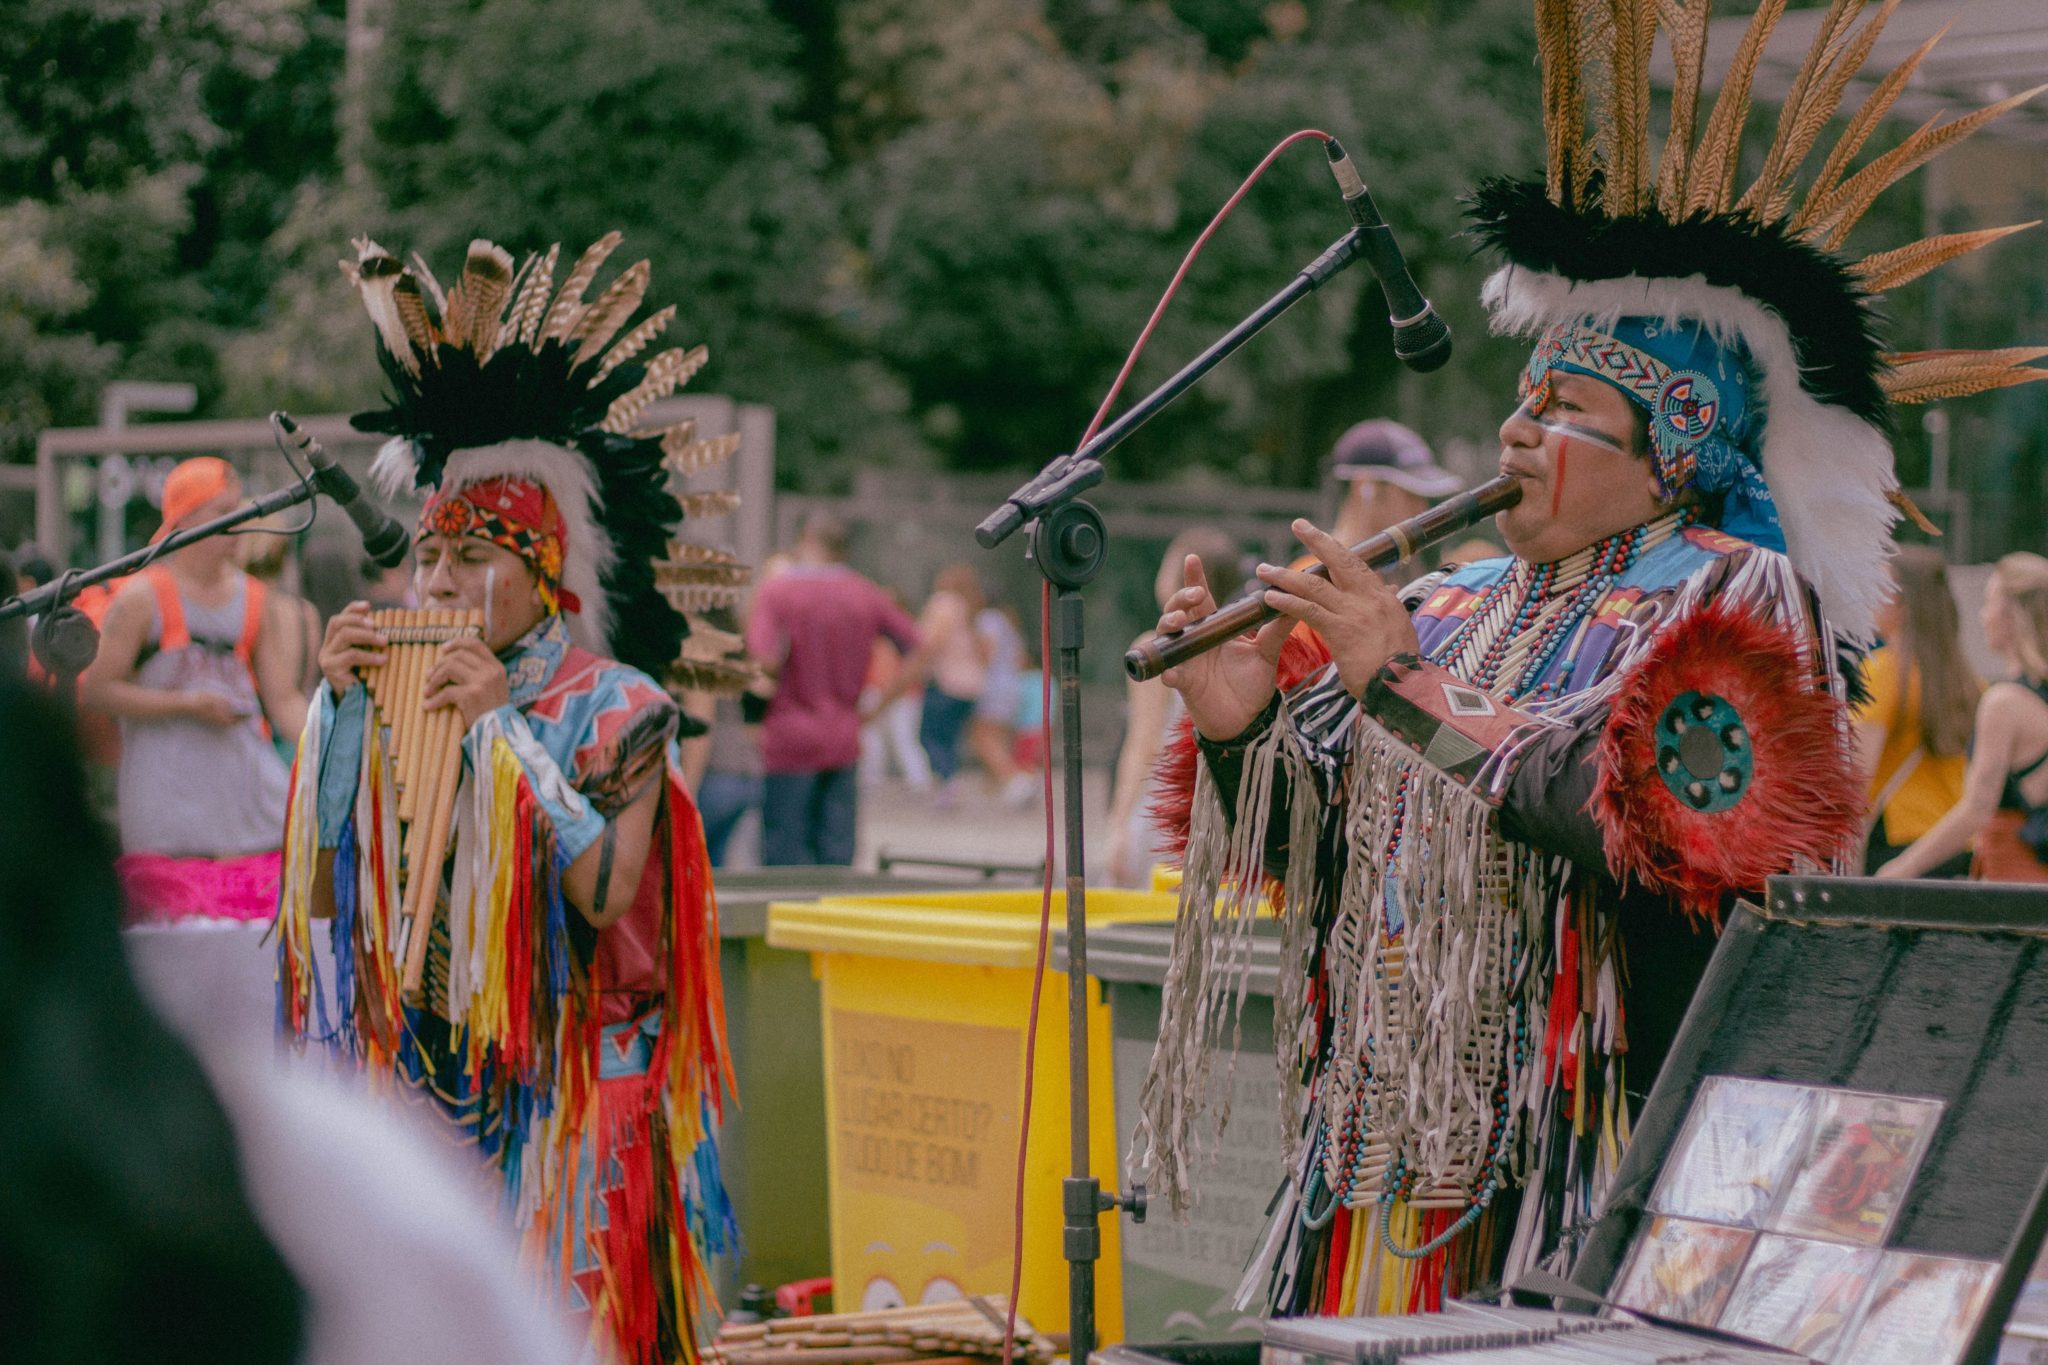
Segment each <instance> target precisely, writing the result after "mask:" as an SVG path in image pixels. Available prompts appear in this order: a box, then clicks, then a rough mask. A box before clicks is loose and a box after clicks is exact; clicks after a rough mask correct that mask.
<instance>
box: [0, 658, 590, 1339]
mask: <svg viewBox="0 0 2048 1365" xmlns="http://www.w3.org/2000/svg"><path fill="white" fill-rule="evenodd" d="M0 765H4V771H6V772H7V773H9V774H10V775H11V780H10V781H8V782H7V783H5V784H0V829H5V830H7V831H8V837H7V838H6V839H4V840H0V992H4V993H0V1076H4V1081H5V1083H4V1084H0V1160H4V1161H5V1163H6V1169H7V1178H6V1179H5V1180H0V1273H4V1276H5V1284H6V1289H5V1291H4V1293H0V1298H4V1300H5V1303H6V1307H5V1309H4V1311H0V1318H4V1321H5V1323H6V1333H7V1336H6V1343H5V1347H4V1352H0V1354H4V1355H5V1358H6V1359H7V1360H8V1361H10V1362H22V1365H60V1363H62V1365H69V1363H70V1362H77V1363H78V1365H102V1362H107V1361H127V1360H150V1361H161V1362H166V1365H183V1363H184V1362H190V1365H219V1362H225V1361H233V1362H237V1365H258V1363H259V1362H277V1365H287V1363H288V1362H304V1363H305V1365H381V1362H388V1361H394V1360H405V1361H416V1362H448V1365H454V1363H455V1362H458V1361H469V1360H479V1359H489V1360H497V1361H506V1362H513V1361H516V1362H521V1363H522V1365H526V1363H529V1362H530V1363H531V1365H566V1363H567V1362H569V1361H571V1360H573V1359H574V1358H575V1343H574V1340H573V1338H571V1337H570V1336H569V1335H568V1333H567V1332H566V1331H565V1330H564V1328H563V1326H562V1325H561V1324H560V1323H558V1322H556V1321H555V1320H554V1319H553V1318H551V1317H550V1316H549V1315H547V1314H546V1313H544V1312H543V1311H541V1310H540V1309H539V1308H538V1307H537V1306H536V1305H534V1304H533V1302H532V1301H531V1298H530V1296H529V1295H528V1294H527V1293H526V1292H525V1289H524V1286H523V1284H522V1283H521V1281H520V1279H519V1276H518V1273H517V1270H516V1268H515V1265H514V1262H513V1258H512V1256H511V1254H510V1253H509V1251H508V1250H507V1249H506V1247H505V1245H504V1243H505V1234H504V1232H503V1231H502V1230H501V1229H500V1228H499V1227H498V1225H497V1224H496V1222H495V1221H494V1219H493V1218H492V1217H491V1215H490V1214H489V1213H487V1212H486V1211H485V1209H484V1207H483V1205H482V1204H481V1203H480V1202H479V1201H478V1200H477V1198H476V1196H475V1194H474V1192H473V1182H472V1181H471V1180H469V1179H467V1178H465V1176H464V1175H463V1173H462V1170H461V1166H460V1163H459V1162H458V1161H457V1160H456V1159H455V1158H454V1156H453V1155H452V1154H451V1153H450V1152H448V1151H446V1150H444V1149H437V1148H436V1147H435V1146H434V1145H432V1144H430V1143H429V1142H427V1141H426V1140H425V1139H424V1138H423V1137H422V1136H421V1135H420V1134H417V1133H415V1132H413V1131H411V1130H410V1129H409V1128H408V1127H407V1126H405V1125H402V1124H399V1123H397V1122H396V1121H395V1120H394V1119H393V1118H392V1117H391V1116H389V1115H387V1114H384V1113H382V1112H380V1111H379V1110H378V1109H377V1108H375V1107H373V1106H372V1105H371V1104H370V1103H369V1101H368V1100H367V1099H366V1098H365V1097H363V1096H361V1095H356V1094H349V1093H345V1092H343V1091H342V1090H341V1089H340V1088H338V1086H337V1085H336V1084H335V1083H334V1082H331V1081H329V1080H327V1079H325V1078H323V1077H321V1076H319V1075H317V1074H314V1073H312V1072H310V1071H307V1070H301V1069H297V1068H292V1067H288V1066H285V1065H282V1064H280V1063H278V1062H277V1061H276V1059H275V1058H274V1057H273V1056H272V1055H271V1053H270V1050H269V1049H268V1048H267V1047H259V1048H250V1049H240V1050H237V1049H234V1048H232V1047H225V1046H221V1045H220V1044H219V1041H218V1040H217V1039H216V1040H214V1042H213V1044H212V1045H210V1046H208V1047H206V1048H205V1049H204V1050H203V1051H202V1054H201V1057H200V1059H195V1058H194V1056H193V1054H192V1053H191V1052H190V1051H188V1050H187V1048H186V1045H185V1044H184V1043H182V1042H181V1041H180V1040H179V1039H178V1037H177V1036H176V1035H175V1034H173V1033H172V1032H171V1031H170V1030H169V1029H168V1028H166V1027H165V1026H164V1024H163V1023H161V1022H160V1021H159V1020H158V1018H157V1016H156V1015H155V1014H154V1013H153V1012H152V1011H151V1010H150V1009H149V1007H148V1006H147V1005H146V1004H145V1002H144V999H143V997H142V996H141V995H140V994H138V992H137V990H136V985H135V982H134V980H133V978H131V977H130V975H129V973H128V970H127V967H126V965H125V964H124V962H123V960H122V952H121V945H120V941H119V935H118V933H117V924H118V921H119V918H120V892H119V887H118V884H117V882H116V879H115V875H114V866H113V841H112V838H111V837H110V835H109V834H108V832H107V831H106V830H105V829H104V827H103V826H101V825H100V823H99V822H98V820H97V819H96V817H95V816H94V815H93V813H92V811H91V809H90V807H89V806H88V804H87V802H86V796H85V780H84V769H83V766H82V764H81V762H80V759H79V755H78V752H77V749H76V746H75V743H74V740H73V736H72V733H71V730H70V727H69V725H68V723H67V720H66V717H65V715H64V713H63V711H62V710H61V709H60V708H59V707H58V706H57V705H56V704H55V703H54V702H53V701H52V700H51V699H50V698H49V697H48V696H47V695H46V694H44V693H41V692H33V691H30V690H28V689H25V688H24V687H23V686H22V685H21V684H20V683H19V682H17V681H13V680H8V679H0ZM201 1060H203V1061H204V1063H205V1066H204V1069H202V1067H201V1065H200V1061H201Z"/></svg>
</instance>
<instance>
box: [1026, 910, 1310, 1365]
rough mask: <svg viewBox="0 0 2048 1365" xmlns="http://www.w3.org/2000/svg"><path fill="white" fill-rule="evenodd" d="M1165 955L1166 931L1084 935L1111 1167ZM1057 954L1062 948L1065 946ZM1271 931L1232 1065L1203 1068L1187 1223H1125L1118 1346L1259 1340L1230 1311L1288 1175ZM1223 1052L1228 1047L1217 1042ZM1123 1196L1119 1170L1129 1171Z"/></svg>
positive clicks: (1139, 1080) (1156, 1211)
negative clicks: (1105, 1008)
mask: <svg viewBox="0 0 2048 1365" xmlns="http://www.w3.org/2000/svg"><path fill="white" fill-rule="evenodd" d="M1172 948H1173V926H1172V925H1171V924H1120V925H1116V926H1113V927H1110V928H1105V929H1099V930H1091V931H1090V932H1089V935H1088V974H1089V975H1090V976H1092V977H1094V978H1096V979H1097V980H1098V981H1100V982H1101V983H1102V986H1103V992H1104V994H1105V995H1107V996H1108V998H1109V1014H1110V1037H1111V1063H1110V1064H1111V1069H1112V1074H1113V1075H1114V1077H1115V1081H1114V1089H1115V1092H1116V1094H1115V1101H1116V1130H1117V1135H1118V1139H1119V1143H1120V1146H1119V1148H1118V1156H1119V1160H1123V1159H1126V1158H1127V1157H1128V1154H1129V1150H1130V1141H1131V1134H1132V1133H1133V1132H1134V1131H1135V1130H1136V1128H1137V1124H1138V1093H1139V1091H1140V1089H1141V1088H1142V1087H1143V1086H1144V1083H1145V1072H1146V1070H1147V1068H1148V1067H1149V1066H1150V1064H1151V1061H1152V1051H1153V1048H1154V1047H1155V1046H1156V1045H1157V1044H1158V1042H1159V1004H1160V987H1161V985H1162V984H1163V983H1164V982H1165V980H1166V965H1167V960H1168V957H1169V955H1170V954H1171V951H1172ZM1063 951H1064V950H1063ZM1279 964H1280V930H1279V925H1278V923H1277V922H1275V921H1273V920H1270V919H1262V920H1259V921H1258V922H1256V923H1255V924H1254V925H1253V945H1252V960H1251V968H1250V974H1249V977H1248V978H1247V981H1246V996H1245V1002H1244V1014H1243V1030H1244V1031H1243V1035H1242V1038H1241V1041H1240V1044H1239V1048H1238V1054H1237V1061H1236V1065H1235V1066H1234V1067H1233V1066H1232V1065H1231V1064H1230V1062H1229V1060H1228V1058H1227V1057H1226V1056H1223V1055H1218V1056H1217V1057H1216V1058H1215V1063H1214V1067H1213V1069H1212V1070H1211V1072H1210V1075H1211V1078H1212V1079H1211V1085H1212V1087H1213V1088H1212V1105H1211V1109H1210V1111H1209V1114H1207V1115H1205V1116H1204V1118H1203V1119H1202V1120H1201V1122H1202V1123H1203V1124H1205V1125H1207V1126H1206V1127H1205V1128H1203V1129H1201V1130H1200V1134H1201V1137H1202V1140H1203V1142H1204V1143H1205V1144H1206V1147H1205V1150H1204V1151H1203V1153H1202V1154H1201V1158H1200V1159H1199V1160H1198V1161H1197V1163H1196V1165H1195V1168H1194V1172H1193V1176H1194V1187H1195V1191H1196V1195H1197V1202H1196V1205H1195V1207H1194V1208H1193V1209H1192V1210H1190V1211H1189V1214H1188V1217H1187V1219H1186V1221H1181V1220H1178V1219H1176V1218H1175V1217H1174V1216H1173V1214H1172V1212H1171V1211H1170V1210H1169V1209H1168V1208H1167V1207H1166V1204H1165V1202H1164V1201H1163V1200H1157V1201H1155V1202H1154V1203H1153V1204H1152V1207H1151V1209H1150V1211H1149V1212H1148V1214H1147V1216H1146V1219H1145V1221H1144V1222H1143V1223H1137V1224H1134V1223H1132V1222H1131V1221H1130V1220H1129V1219H1125V1220H1124V1224H1123V1295H1124V1339H1125V1340H1126V1341H1175V1340H1179V1341H1191V1340H1204V1341H1213V1340H1218V1339H1224V1338H1233V1337H1240V1338H1241V1337H1253V1338H1255V1337H1256V1336H1257V1335H1258V1323H1257V1321H1256V1320H1255V1319H1253V1318H1250V1317H1247V1316H1244V1315H1241V1314H1239V1313H1237V1312H1236V1311H1235V1310H1233V1309H1232V1308H1231V1307H1230V1300H1231V1297H1232V1296H1233V1295H1234V1294H1235V1293H1236V1291H1237V1286H1238V1282H1239V1280H1241V1279H1242V1278H1243V1276H1244V1269H1245V1263H1246V1261H1247V1260H1249V1259H1250V1256H1251V1253H1252V1248H1253V1244H1254V1243H1255V1242H1256V1241H1257V1240H1258V1237H1259V1233H1260V1232H1261V1231H1262V1230H1263V1229H1264V1227H1265V1223H1266V1209H1267V1207H1268V1205H1269V1204H1270V1202H1271V1200H1272V1198H1273V1193H1274V1191H1276V1190H1277V1189H1279V1187H1280V1182H1281V1180H1282V1179H1283V1178H1285V1176H1286V1164H1285V1162H1284V1160H1283V1157H1282V1153H1283V1152H1284V1151H1285V1150H1286V1147H1287V1141H1286V1135H1285V1134H1283V1133H1282V1132H1281V1124H1280V1114H1279V1104H1278V1102H1277V1101H1278V1096H1279V1084H1280V1081H1279V1074H1278V1072H1277V1070H1276V1068H1275V1065H1274V1061H1273V991H1274V987H1275V984H1276V981H1277V978H1278V974H1279ZM1223 1042H1224V1045H1225V1046H1226V1047H1227V1046H1228V1043H1229V1039H1228V1038H1227V1037H1226V1038H1225V1039H1224V1040H1223ZM1226 1085H1227V1086H1228V1087H1229V1095H1230V1125H1229V1127H1227V1128H1226V1129H1225V1130H1224V1131H1223V1134H1222V1136H1221V1137H1220V1138H1218V1137H1217V1135H1216V1131H1215V1118H1214V1114H1215V1113H1216V1112H1217V1111H1218V1104H1219V1102H1220V1101H1221V1099H1222V1097H1223V1088H1224V1087H1225V1086H1226ZM1126 1188H1128V1173H1126Z"/></svg>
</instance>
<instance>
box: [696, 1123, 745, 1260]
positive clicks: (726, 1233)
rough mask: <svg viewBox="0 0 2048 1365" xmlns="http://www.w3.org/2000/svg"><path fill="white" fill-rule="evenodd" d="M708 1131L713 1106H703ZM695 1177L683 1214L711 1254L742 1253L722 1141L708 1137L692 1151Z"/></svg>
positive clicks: (705, 1129) (710, 1124)
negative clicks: (720, 1154) (720, 1156)
mask: <svg viewBox="0 0 2048 1365" xmlns="http://www.w3.org/2000/svg"><path fill="white" fill-rule="evenodd" d="M700 1112H701V1113H702V1115H703V1122H704V1131H705V1132H706V1133H709V1132H710V1131H711V1128H712V1122H711V1106H710V1103H709V1102H708V1101H707V1102H705V1103H704V1104H703V1105H702V1106H701V1110H700ZM690 1167H691V1180H690V1182H689V1188H688V1189H686V1190H685V1191H684V1193H683V1216H684V1220H685V1222H686V1224H687V1225H688V1226H689V1227H691V1228H692V1229H695V1230H698V1231H701V1232H702V1233H703V1236H704V1249H705V1250H706V1251H707V1252H711V1253H714V1254H716V1253H720V1252H726V1251H730V1252H732V1253H733V1254H734V1255H739V1254H740V1251H741V1247H740V1222H739V1218H738V1216H737V1215H736V1214H735V1213H734V1212H733V1207H732V1196H731V1195H729V1194H728V1193H727V1192H726V1188H725V1174H724V1172H723V1171H721V1170H720V1169H719V1163H718V1141H717V1139H715V1138H711V1137H706V1138H705V1139H704V1140H703V1141H702V1142H699V1143H698V1144H697V1149H696V1150H695V1151H694V1152H692V1153H690Z"/></svg>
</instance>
